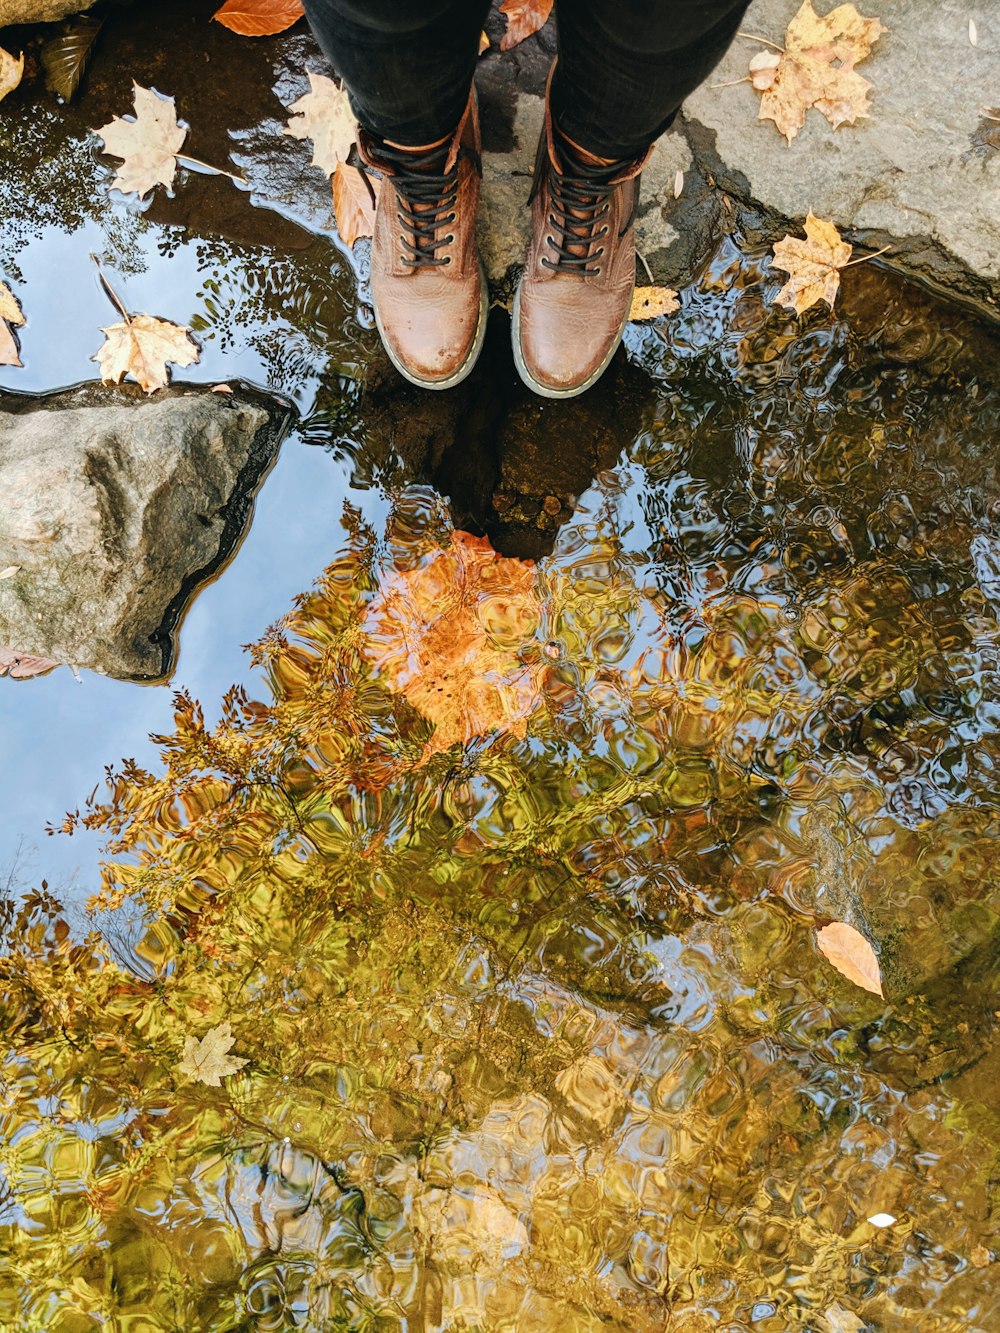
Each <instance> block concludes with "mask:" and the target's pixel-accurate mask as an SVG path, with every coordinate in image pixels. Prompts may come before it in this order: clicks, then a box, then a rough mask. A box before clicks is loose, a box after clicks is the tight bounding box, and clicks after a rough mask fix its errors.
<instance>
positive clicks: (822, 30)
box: [750, 0, 886, 143]
mask: <svg viewBox="0 0 1000 1333" xmlns="http://www.w3.org/2000/svg"><path fill="white" fill-rule="evenodd" d="M885 31H886V29H885V28H884V27H883V26H882V24H881V23H880V22H879V20H878V19H870V18H865V17H864V16H863V15H861V14H859V13H858V11H857V9H856V8H855V7H854V5H852V4H848V5H838V6H837V8H836V9H833V10H831V11H830V13H829V14H827V15H826V16H825V17H824V18H820V16H819V15H818V14H817V13H816V11H815V10H814V9H813V7H812V0H803V3H802V6H801V8H800V9H799V11H798V13H797V14H796V15H795V17H794V18H793V19H792V21H791V23H789V25H788V29H787V31H786V32H785V49H784V51H783V52H781V53H780V54H779V53H777V52H774V53H772V52H766V53H765V52H760V53H758V54H757V55H755V56H754V57H753V59H752V60H751V61H750V81H751V83H752V84H753V85H754V87H755V88H757V89H758V90H759V91H760V92H761V93H762V94H763V96H762V97H761V103H760V110H759V112H758V113H757V115H758V119H760V120H773V121H774V123H775V125H776V126H777V128H778V130H779V131H780V132H781V133H782V134H783V135H784V136H785V138H786V139H787V140H788V142H789V143H791V141H792V140H793V139H794V138H795V136H796V134H798V132H799V130H800V129H801V128H802V126H803V125H804V124H805V119H806V112H807V111H808V109H809V108H810V107H811V106H814V107H815V108H816V110H817V111H819V112H821V113H822V114H823V115H824V116H826V118H827V120H828V121H829V122H830V124H831V125H832V126H833V127H834V129H836V128H837V126H838V125H845V124H848V125H853V124H854V122H855V121H856V120H858V119H859V118H860V117H862V116H867V115H868V94H869V91H870V89H871V84H870V83H869V82H868V80H867V79H864V78H862V77H861V75H860V74H858V73H856V72H855V69H854V66H855V65H856V64H858V63H859V61H862V60H864V58H865V57H866V56H867V55H869V54H870V53H871V49H872V47H873V45H874V44H875V42H876V41H877V40H878V38H879V37H880V36H881V35H882V33H883V32H885Z"/></svg>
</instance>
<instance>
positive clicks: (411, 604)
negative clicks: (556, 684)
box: [364, 532, 545, 756]
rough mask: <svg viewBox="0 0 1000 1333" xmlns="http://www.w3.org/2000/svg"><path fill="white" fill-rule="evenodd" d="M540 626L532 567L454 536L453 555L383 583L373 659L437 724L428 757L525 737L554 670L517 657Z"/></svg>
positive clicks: (482, 542) (372, 617)
mask: <svg viewBox="0 0 1000 1333" xmlns="http://www.w3.org/2000/svg"><path fill="white" fill-rule="evenodd" d="M540 617H541V604H540V602H539V599H538V593H537V587H536V572H535V566H534V564H533V563H531V562H530V561H521V560H513V559H509V558H507V557H504V556H498V555H497V554H496V552H495V551H494V550H493V548H492V547H491V546H490V544H489V542H488V540H487V539H486V538H485V537H472V536H470V535H469V534H468V533H467V532H453V533H452V535H451V547H450V549H449V550H446V551H439V552H438V553H437V554H435V555H434V556H432V557H431V559H430V560H429V561H427V563H426V564H424V565H421V566H420V567H419V568H417V569H413V570H409V571H406V572H405V573H391V574H389V575H388V576H386V577H385V578H384V579H383V580H382V581H381V583H380V585H379V588H378V591H377V592H376V594H375V597H374V599H373V601H372V603H371V606H370V608H369V612H368V619H367V622H366V629H367V632H368V637H367V639H366V642H365V648H364V653H365V656H366V657H367V658H368V660H369V661H370V662H372V663H373V664H374V665H375V666H377V667H378V668H379V670H380V671H381V672H382V674H383V675H384V676H385V677H386V679H387V681H388V682H389V684H390V686H391V687H392V688H393V689H394V690H398V691H399V692H401V693H402V694H403V695H404V696H405V697H406V698H407V699H408V700H409V702H410V703H411V704H412V705H413V706H414V707H415V708H416V709H418V710H419V711H420V712H421V713H422V714H423V715H424V717H426V718H427V719H428V720H429V721H431V722H433V723H434V734H433V736H432V737H431V740H430V742H429V744H428V747H427V754H428V756H429V755H431V754H435V753H438V752H439V751H442V750H447V749H448V748H449V747H450V746H452V745H455V744H465V743H466V742H468V741H470V740H472V739H473V737H475V736H482V735H486V734H488V733H489V732H492V731H504V732H509V733H510V734H511V735H514V736H523V735H524V734H525V731H526V730H527V723H528V718H529V717H530V715H531V714H532V713H533V712H534V710H535V708H536V707H537V706H538V704H539V703H540V702H541V698H542V694H541V685H542V679H543V676H544V670H545V669H544V667H543V666H542V664H541V663H539V662H523V661H522V660H521V659H520V657H519V656H518V651H519V649H520V648H521V647H522V646H523V645H524V644H525V643H526V642H527V641H528V640H530V639H531V638H533V636H534V635H535V633H536V631H537V629H538V625H539V621H540Z"/></svg>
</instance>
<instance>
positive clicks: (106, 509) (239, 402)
mask: <svg viewBox="0 0 1000 1333" xmlns="http://www.w3.org/2000/svg"><path fill="white" fill-rule="evenodd" d="M289 415H290V409H289V408H288V407H287V406H286V405H285V404H283V403H282V402H280V401H279V400H276V399H273V398H270V397H269V396H267V395H266V394H262V393H259V392H257V391H256V390H249V389H242V388H237V389H236V391H235V392H232V393H226V394H221V393H213V392H211V391H210V390H208V389H201V388H197V387H195V386H190V385H189V386H184V385H177V386H175V387H174V388H172V389H168V390H164V391H162V392H160V393H158V394H156V396H155V397H151V398H147V397H145V396H144V395H143V394H142V393H141V391H139V390H134V391H133V390H131V389H129V387H127V386H126V387H125V388H118V389H105V388H102V387H101V386H99V385H87V386H82V387H80V388H77V389H73V390H70V391H68V392H66V393H61V394H54V395H50V396H44V397H39V398H34V397H30V396H27V395H25V396H15V395H3V394H0V493H2V494H3V496H4V504H3V506H2V507H0V570H3V571H4V572H5V577H4V578H2V579H0V645H2V646H4V647H7V648H12V649H16V650H18V651H19V652H21V653H24V654H30V655H32V656H37V657H40V658H47V659H51V660H53V661H56V662H63V663H69V664H73V665H77V666H85V667H90V668H91V669H92V670H94V671H99V672H103V673H104V674H106V675H109V676H115V677H119V678H130V679H154V678H156V677H159V676H162V675H164V674H165V673H166V672H167V670H168V669H169V666H170V663H171V660H172V657H173V637H172V631H173V630H174V628H175V626H176V624H177V622H178V620H179V618H180V616H181V614H182V613H183V610H184V608H185V607H186V605H187V603H188V602H189V601H190V599H191V596H192V595H193V592H194V590H195V589H196V588H197V587H198V586H199V585H200V584H201V583H203V582H204V581H205V580H206V579H207V578H208V577H210V576H211V574H213V573H214V572H215V571H216V570H217V569H218V568H219V566H220V565H221V564H222V563H223V562H224V561H225V560H226V559H227V558H228V557H229V556H230V555H231V553H232V552H233V550H234V549H235V547H236V545H237V543H238V542H239V540H240V539H241V538H242V536H243V533H244V531H245V528H246V525H247V520H248V517H249V513H250V507H251V504H252V500H253V495H254V492H255V490H256V487H257V484H258V482H259V481H260V479H261V477H262V476H263V474H264V472H265V471H266V469H267V466H268V464H269V463H270V462H271V461H272V459H273V457H274V454H275V451H276V449H277V446H278V443H279V441H280V438H281V435H282V433H283V431H284V428H285V425H286V424H287V421H288V419H289Z"/></svg>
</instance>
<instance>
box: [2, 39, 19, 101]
mask: <svg viewBox="0 0 1000 1333" xmlns="http://www.w3.org/2000/svg"><path fill="white" fill-rule="evenodd" d="M23 76H24V53H23V52H22V53H21V55H20V56H19V57H18V58H17V59H16V60H15V59H14V57H13V56H12V55H11V54H10V52H9V51H5V50H4V49H3V47H2V46H0V102H2V101H3V99H4V98H5V97H6V96H7V94H8V93H12V92H13V91H14V89H15V88H16V87H17V86H18V84H19V83H20V82H21V79H22V78H23Z"/></svg>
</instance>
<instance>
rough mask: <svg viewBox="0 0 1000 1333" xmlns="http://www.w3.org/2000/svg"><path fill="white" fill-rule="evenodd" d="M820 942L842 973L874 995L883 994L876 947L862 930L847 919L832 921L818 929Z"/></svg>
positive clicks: (817, 935)
mask: <svg viewBox="0 0 1000 1333" xmlns="http://www.w3.org/2000/svg"><path fill="white" fill-rule="evenodd" d="M816 943H817V944H818V945H819V949H820V953H822V954H823V955H824V956H825V957H826V958H828V959H829V960H830V962H831V963H832V964H833V966H834V967H835V968H836V969H837V971H838V972H839V973H840V974H841V976H845V977H846V978H847V980H848V981H853V982H854V984H855V985H856V986H863V987H864V989H865V990H870V991H871V992H872V993H873V994H874V995H882V973H881V972H880V971H879V965H878V959H877V958H876V957H875V950H874V949H873V948H872V946H871V945H870V944H869V943H868V941H867V940H866V939H865V937H864V935H862V934H861V932H860V931H859V930H855V929H854V927H853V926H848V925H845V923H844V922H843V921H831V922H830V924H829V925H828V926H824V927H823V929H822V930H818V931H817V932H816Z"/></svg>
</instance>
